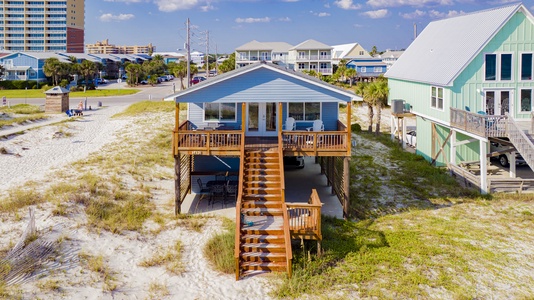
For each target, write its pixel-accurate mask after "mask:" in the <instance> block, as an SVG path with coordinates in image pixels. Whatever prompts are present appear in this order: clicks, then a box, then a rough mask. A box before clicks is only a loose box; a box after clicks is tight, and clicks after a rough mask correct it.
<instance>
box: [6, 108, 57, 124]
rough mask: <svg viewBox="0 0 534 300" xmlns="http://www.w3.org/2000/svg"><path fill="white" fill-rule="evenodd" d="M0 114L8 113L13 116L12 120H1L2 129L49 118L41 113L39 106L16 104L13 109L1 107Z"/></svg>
mask: <svg viewBox="0 0 534 300" xmlns="http://www.w3.org/2000/svg"><path fill="white" fill-rule="evenodd" d="M0 113H6V114H9V115H10V116H11V117H10V118H6V119H0V128H2V127H4V126H10V125H13V124H22V123H24V122H28V121H38V120H44V119H47V118H48V116H47V115H46V114H44V113H43V112H42V111H41V109H40V108H39V106H37V105H30V104H16V105H13V106H11V107H8V106H4V107H0Z"/></svg>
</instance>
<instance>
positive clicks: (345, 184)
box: [343, 157, 350, 219]
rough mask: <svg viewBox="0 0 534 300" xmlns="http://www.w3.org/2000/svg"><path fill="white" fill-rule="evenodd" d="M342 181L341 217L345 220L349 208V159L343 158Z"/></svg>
mask: <svg viewBox="0 0 534 300" xmlns="http://www.w3.org/2000/svg"><path fill="white" fill-rule="evenodd" d="M343 179H344V180H343V194H344V195H345V199H343V217H344V218H345V219H347V218H348V216H349V206H350V157H344V158H343Z"/></svg>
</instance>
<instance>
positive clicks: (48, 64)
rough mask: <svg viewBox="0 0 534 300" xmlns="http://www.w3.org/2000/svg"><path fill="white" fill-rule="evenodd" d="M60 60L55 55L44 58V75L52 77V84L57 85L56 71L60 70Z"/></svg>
mask: <svg viewBox="0 0 534 300" xmlns="http://www.w3.org/2000/svg"><path fill="white" fill-rule="evenodd" d="M60 68H61V66H60V62H59V59H57V58H55V57H51V58H48V59H46V60H45V63H44V65H43V72H44V74H45V75H46V77H51V78H52V83H53V84H54V85H57V82H58V78H57V77H58V73H59V70H60Z"/></svg>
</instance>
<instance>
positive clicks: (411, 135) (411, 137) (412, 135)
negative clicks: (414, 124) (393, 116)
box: [404, 130, 417, 148]
mask: <svg viewBox="0 0 534 300" xmlns="http://www.w3.org/2000/svg"><path fill="white" fill-rule="evenodd" d="M404 142H405V143H406V144H407V145H408V146H411V147H414V148H416V147H417V132H416V131H415V130H410V131H408V132H407V133H406V139H405V140H404Z"/></svg>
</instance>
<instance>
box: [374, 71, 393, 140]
mask: <svg viewBox="0 0 534 300" xmlns="http://www.w3.org/2000/svg"><path fill="white" fill-rule="evenodd" d="M372 85H374V89H373V93H374V94H373V98H374V99H375V100H374V105H375V106H376V130H375V133H376V134H379V133H380V121H381V119H382V108H383V107H384V105H385V104H386V102H387V100H388V95H389V87H388V80H387V78H385V77H384V76H382V75H380V77H378V78H377V80H376V81H375V82H373V83H372Z"/></svg>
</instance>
